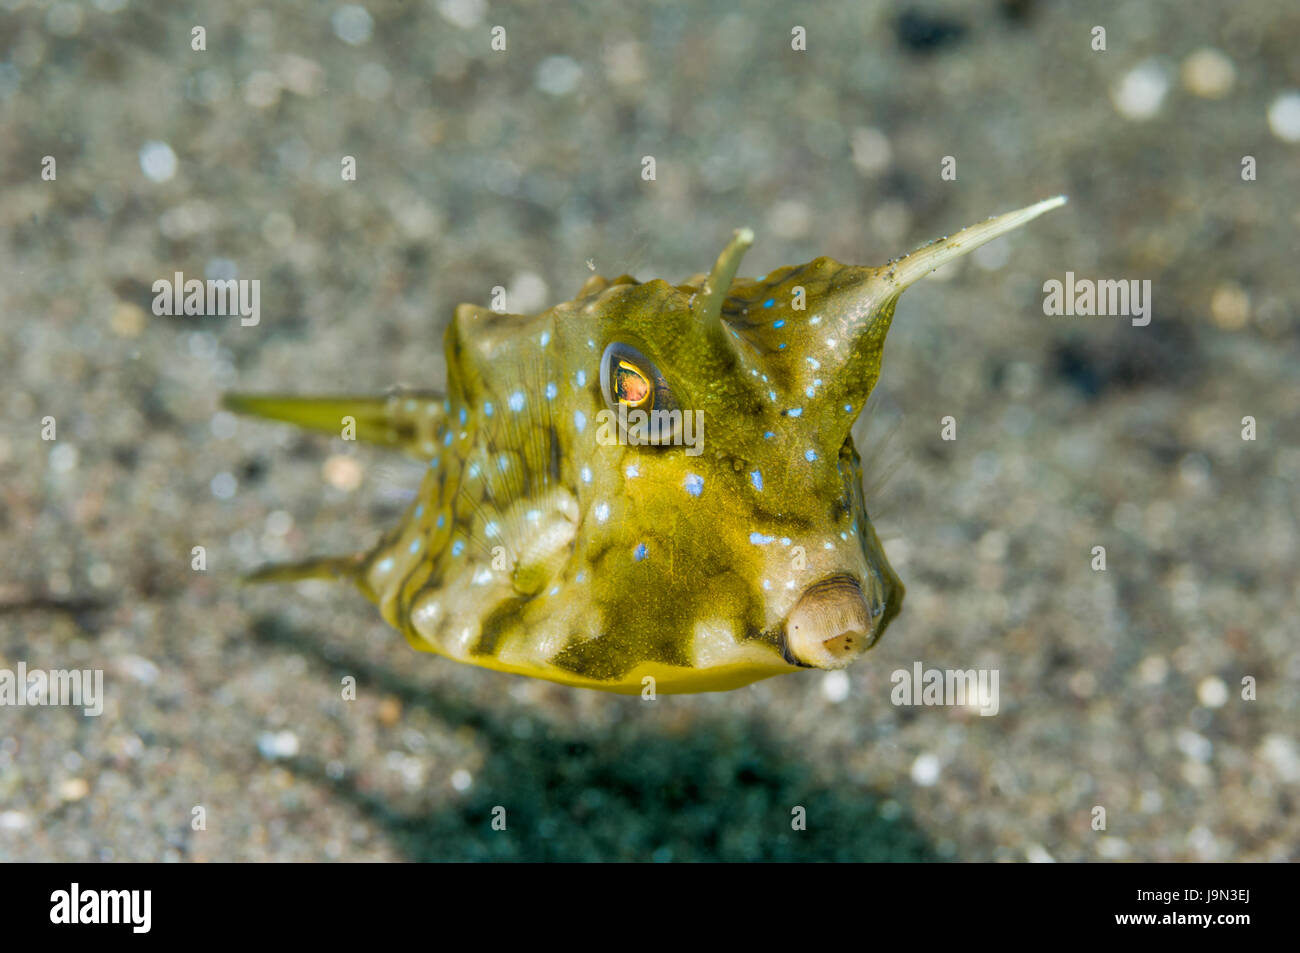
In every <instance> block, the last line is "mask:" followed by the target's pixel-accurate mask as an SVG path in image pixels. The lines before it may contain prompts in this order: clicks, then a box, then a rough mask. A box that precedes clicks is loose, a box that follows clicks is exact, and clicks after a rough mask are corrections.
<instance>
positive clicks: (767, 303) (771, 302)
mask: <svg viewBox="0 0 1300 953" xmlns="http://www.w3.org/2000/svg"><path fill="white" fill-rule="evenodd" d="M774 304H776V299H775V298H768V299H767V300H766V301H764V302H763V307H765V308H770V307H772V305H774Z"/></svg>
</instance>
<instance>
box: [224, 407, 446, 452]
mask: <svg viewBox="0 0 1300 953" xmlns="http://www.w3.org/2000/svg"><path fill="white" fill-rule="evenodd" d="M222 404H223V405H224V406H225V407H226V408H227V409H228V410H233V411H235V412H236V413H240V414H248V415H251V416H254V417H266V418H267V419H269V420H279V421H283V422H285V423H290V424H296V425H298V426H299V427H303V428H306V429H307V430H314V431H317V432H319V433H328V434H333V435H334V436H336V437H340V438H342V439H344V440H358V441H361V442H363V443H376V444H380V445H382V446H387V447H394V448H396V449H399V450H403V451H405V452H407V453H410V454H412V455H413V456H417V457H427V456H428V455H429V454H430V453H432V452H433V449H434V447H435V446H436V445H437V442H438V441H439V440H440V439H441V438H442V435H443V433H444V431H445V429H446V416H447V415H446V411H445V409H444V403H443V397H442V395H441V394H437V393H434V392H432V391H418V392H414V391H407V392H402V393H396V394H390V395H388V396H385V397H348V396H329V397H294V396H290V395H287V394H226V395H225V396H224V397H223V398H222Z"/></svg>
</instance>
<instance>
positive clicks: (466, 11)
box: [438, 0, 487, 30]
mask: <svg viewBox="0 0 1300 953" xmlns="http://www.w3.org/2000/svg"><path fill="white" fill-rule="evenodd" d="M438 12H439V13H440V14H442V18H443V19H444V20H446V21H447V22H448V23H451V24H453V25H455V26H458V27H460V28H461V29H464V30H468V29H469V28H470V27H472V26H478V25H479V24H480V23H482V22H483V15H484V14H485V13H487V2H486V0H438Z"/></svg>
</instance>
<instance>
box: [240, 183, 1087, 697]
mask: <svg viewBox="0 0 1300 953" xmlns="http://www.w3.org/2000/svg"><path fill="white" fill-rule="evenodd" d="M1064 201H1065V198H1064V197H1063V196H1058V197H1056V198H1052V199H1048V200H1046V201H1043V202H1040V203H1038V204H1036V205H1032V206H1029V207H1027V208H1024V209H1021V210H1019V211H1016V212H1011V213H1008V214H1005V215H1001V216H998V217H995V218H991V219H989V220H987V221H985V222H983V223H981V224H978V225H974V226H972V227H970V228H967V229H964V230H962V231H960V232H957V233H956V234H955V235H952V236H951V237H948V238H944V239H940V240H938V241H936V242H932V243H931V244H929V245H927V246H925V247H923V248H921V249H919V250H917V251H914V252H912V253H911V254H909V255H907V256H905V257H903V258H901V259H897V260H895V261H892V262H890V263H889V264H887V265H885V266H883V267H879V268H869V267H858V266H852V265H843V264H840V263H838V262H836V261H834V260H832V259H830V258H826V257H822V258H817V259H815V260H813V261H810V262H808V263H807V264H804V265H798V266H794V267H785V268H780V269H778V270H777V271H774V272H772V273H770V274H768V275H765V276H763V277H761V278H754V279H750V278H738V277H736V271H737V268H738V266H739V264H740V260H741V256H742V255H743V254H744V252H745V249H746V248H747V247H749V245H750V244H751V243H752V241H753V235H752V233H751V232H749V231H748V230H744V229H742V230H739V231H737V232H736V233H735V234H734V236H733V238H732V239H731V241H730V243H729V244H728V245H727V246H726V248H725V249H724V250H723V252H722V253H721V255H720V256H719V257H718V259H717V262H716V263H715V264H714V266H713V269H712V271H711V272H710V273H709V274H708V275H698V276H696V277H694V278H691V279H689V280H687V281H686V282H684V283H683V284H678V285H671V284H669V283H668V282H666V281H664V280H662V279H656V280H653V281H645V282H641V281H637V280H636V279H635V278H632V277H631V276H629V275H621V276H620V277H617V278H614V279H613V280H607V279H605V278H602V277H599V276H593V277H591V278H590V279H589V280H588V281H587V282H586V283H585V284H584V285H583V287H582V288H581V290H579V292H578V294H577V296H576V297H575V298H574V299H573V300H571V301H566V302H564V303H562V304H558V305H555V306H554V307H552V308H550V309H549V310H547V311H544V312H542V313H541V314H538V315H535V316H526V315H520V314H506V313H498V312H496V311H492V310H489V309H486V308H482V307H477V306H475V305H469V304H462V305H460V306H459V307H458V308H456V310H455V315H454V318H453V320H452V321H451V322H450V324H449V325H448V327H447V331H446V336H445V346H444V350H445V356H446V361H447V392H446V393H445V394H433V393H428V392H418V393H412V392H406V393H398V394H390V395H388V396H386V397H324V398H321V397H290V396H247V395H228V396H227V398H226V404H227V406H229V407H230V408H232V409H234V410H236V411H240V412H246V413H250V414H256V415H260V416H263V417H269V418H273V419H278V420H282V421H288V422H291V423H295V424H298V425H300V426H304V427H307V428H311V429H315V430H320V431H324V432H329V433H333V434H335V435H346V436H352V435H353V434H354V435H355V438H356V439H358V440H363V441H369V442H373V443H378V444H382V445H385V446H388V447H391V448H394V449H398V450H402V451H406V452H408V453H411V454H414V455H415V456H417V457H419V458H420V459H421V460H423V461H425V462H426V463H427V465H428V469H427V471H426V473H425V476H424V479H423V482H422V484H421V486H420V488H419V492H418V494H417V495H416V497H415V499H414V500H413V501H412V502H411V504H410V506H409V508H408V509H407V511H406V513H405V515H404V517H403V518H402V520H401V521H400V522H399V523H398V524H397V525H395V526H394V527H392V528H391V529H390V530H389V531H388V532H386V533H385V534H384V535H383V537H382V538H381V539H380V540H379V542H378V543H377V544H376V545H375V546H373V547H372V548H370V549H369V550H368V551H366V552H363V553H359V554H356V555H350V556H341V557H325V558H317V559H312V560H308V561H306V562H302V563H297V564H292V565H287V566H272V567H269V568H266V569H263V570H261V571H259V572H256V573H254V574H253V576H252V577H251V578H252V579H254V580H261V581H277V580H292V579H301V578H310V577H334V578H340V579H345V580H350V581H352V582H353V583H355V584H356V585H357V586H358V587H359V588H360V589H361V591H362V592H363V593H364V594H365V595H366V596H367V597H369V598H370V599H371V600H373V601H374V602H375V603H376V604H377V605H378V607H379V610H380V612H381V613H382V614H383V617H384V618H385V619H386V620H387V621H388V622H389V623H390V624H391V625H392V626H393V627H394V628H396V629H398V630H399V631H401V632H402V633H403V634H404V635H405V636H406V638H407V639H408V640H409V641H410V643H411V644H412V645H413V646H415V647H416V648H418V649H422V650H425V651H430V652H435V653H437V654H439V655H443V656H446V657H447V658H450V659H454V660H457V661H461V662H468V663H471V664H474V665H479V666H482V667H484V668H491V669H496V670H499V671H504V672H512V673H516V674H520V675H530V676H534V677H538V678H544V679H550V680H552V681H556V682H562V683H565V684H568V685H576V686H583V687H587V688H598V689H605V690H608V691H614V692H623V693H639V692H643V690H644V689H645V688H646V687H647V686H653V687H654V689H655V690H656V691H662V692H699V691H720V690H726V689H730V688H735V687H738V686H741V685H745V684H748V683H750V682H753V681H755V680H757V679H761V678H767V677H769V676H772V675H780V674H783V673H787V672H796V671H799V670H801V669H838V668H843V667H844V666H846V665H848V664H849V663H850V662H851V661H852V660H853V659H854V658H856V657H857V656H859V655H860V654H862V653H863V652H864V651H866V650H867V649H868V648H870V647H871V646H872V645H873V644H875V642H876V641H877V640H878V639H879V638H880V636H881V634H882V633H883V632H884V630H885V628H886V627H887V626H888V625H889V623H890V620H891V619H893V618H894V616H895V615H897V613H898V611H899V608H900V606H901V603H902V599H903V585H902V583H901V582H900V581H899V579H898V577H897V575H896V574H895V573H894V571H893V569H892V568H891V567H890V566H889V563H888V562H887V561H886V559H885V555H884V552H883V549H882V547H881V544H880V541H879V539H878V538H877V536H876V532H875V530H874V528H873V527H872V524H871V522H870V520H869V518H868V515H867V507H866V501H865V500H864V498H863V489H862V465H861V458H860V456H859V454H858V451H857V449H856V448H855V447H854V443H853V439H852V437H851V435H850V431H851V429H852V427H853V423H854V421H855V420H857V418H858V415H859V414H860V413H861V412H862V409H863V405H864V404H865V403H866V401H867V397H868V395H869V394H870V393H871V390H872V388H873V386H874V385H875V383H876V380H877V378H878V376H879V374H880V367H881V358H882V350H883V347H884V344H885V335H886V333H887V331H888V330H889V326H890V323H891V321H892V319H893V317H894V308H895V305H896V303H897V301H898V298H899V295H900V294H901V293H902V292H903V290H904V289H906V288H907V287H908V286H909V285H911V284H913V283H914V282H916V281H917V280H919V279H920V278H922V277H924V276H925V275H927V274H929V273H930V272H931V271H933V270H934V269H935V268H937V267H939V266H940V265H943V264H944V263H946V262H948V261H951V260H953V259H954V258H957V257H959V256H961V255H964V254H966V253H967V252H969V251H971V250H972V249H974V248H977V247H978V246H980V245H982V244H984V243H985V242H988V241H990V240H992V239H994V238H997V237H998V236H1000V235H1003V234H1005V233H1007V232H1009V231H1011V230H1012V229H1015V228H1017V227H1019V226H1021V225H1023V224H1025V223H1026V222H1028V221H1030V220H1031V219H1033V218H1036V217H1037V216H1039V215H1041V214H1043V213H1044V212H1046V211H1048V210H1050V209H1053V208H1056V207H1057V206H1059V205H1061V204H1063V203H1064ZM348 428H351V429H352V433H349V431H348Z"/></svg>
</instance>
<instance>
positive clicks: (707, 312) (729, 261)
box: [695, 228, 754, 328]
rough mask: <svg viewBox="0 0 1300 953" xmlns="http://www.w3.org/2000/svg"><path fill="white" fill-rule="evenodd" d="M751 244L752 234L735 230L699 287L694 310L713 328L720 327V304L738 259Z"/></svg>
mask: <svg viewBox="0 0 1300 953" xmlns="http://www.w3.org/2000/svg"><path fill="white" fill-rule="evenodd" d="M752 244H754V233H753V232H752V231H751V230H750V229H748V228H738V229H736V231H735V232H734V233H732V236H731V241H729V242H728V243H727V247H726V248H724V249H722V254H720V255H719V256H718V260H717V261H716V262H714V265H713V270H712V271H711V272H709V276H708V277H707V278H705V279H704V284H703V285H701V286H700V296H699V298H698V299H696V302H695V310H696V312H697V313H698V314H699V315H700V317H701V318H702V319H703V320H704V321H706V322H708V323H709V324H711V325H713V326H715V327H719V328H720V327H721V326H722V303H723V302H724V301H725V300H726V299H727V291H728V289H730V288H731V282H732V281H733V280H734V279H735V277H736V270H737V269H738V268H740V259H742V258H744V257H745V252H746V251H747V250H748V249H749V246H750V245H752Z"/></svg>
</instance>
